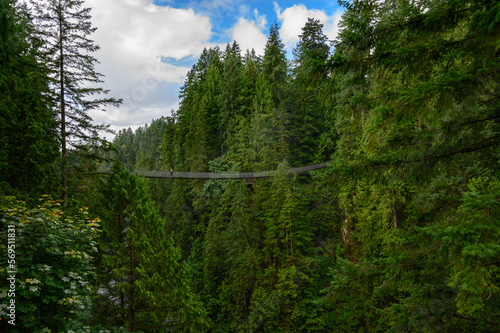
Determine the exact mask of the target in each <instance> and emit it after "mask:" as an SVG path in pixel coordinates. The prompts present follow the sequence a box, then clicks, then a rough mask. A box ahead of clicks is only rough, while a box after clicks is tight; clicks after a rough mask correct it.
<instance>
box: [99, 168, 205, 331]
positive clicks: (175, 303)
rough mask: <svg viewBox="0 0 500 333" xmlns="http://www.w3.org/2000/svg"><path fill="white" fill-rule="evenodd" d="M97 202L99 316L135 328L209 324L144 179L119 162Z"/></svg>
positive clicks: (199, 327)
mask: <svg viewBox="0 0 500 333" xmlns="http://www.w3.org/2000/svg"><path fill="white" fill-rule="evenodd" d="M97 202H98V203H99V205H98V206H96V207H95V208H94V209H95V211H96V212H99V213H100V215H101V216H102V226H103V235H102V239H101V245H102V252H101V253H102V257H101V260H100V264H99V265H98V268H99V271H98V272H99V274H98V276H99V279H100V281H99V282H100V284H101V285H100V286H101V288H102V289H101V290H102V293H101V294H100V296H99V297H98V298H97V300H96V301H97V304H98V305H99V307H100V310H99V317H98V318H97V320H98V321H101V322H103V323H107V324H108V325H110V324H111V325H116V326H122V325H125V326H126V327H127V329H128V330H129V331H136V330H144V331H154V330H156V329H158V328H159V327H164V329H174V330H177V329H179V330H180V331H187V330H189V331H196V330H203V329H206V327H207V325H208V321H207V319H206V314H205V312H204V309H203V306H202V304H201V303H200V302H199V301H198V300H197V298H196V297H195V295H194V294H193V293H192V292H191V290H190V286H189V284H188V283H187V282H186V280H187V269H186V267H185V265H183V264H180V262H179V261H180V249H179V248H177V247H176V246H174V244H173V237H172V236H169V235H167V234H166V229H165V221H164V219H162V218H161V217H160V216H159V213H158V209H157V207H156V205H155V204H154V203H153V202H152V200H151V198H150V196H149V195H148V193H147V192H146V187H145V185H144V183H143V182H142V181H141V180H140V179H139V178H138V177H137V176H134V175H131V174H130V173H129V172H128V171H126V170H125V169H124V168H123V166H120V165H114V166H113V173H111V174H109V175H108V176H107V177H106V179H104V180H103V181H102V182H101V184H100V185H99V200H98V201H97Z"/></svg>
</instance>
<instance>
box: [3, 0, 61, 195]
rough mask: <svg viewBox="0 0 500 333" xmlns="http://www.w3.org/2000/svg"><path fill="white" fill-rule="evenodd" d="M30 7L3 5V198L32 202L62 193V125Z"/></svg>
mask: <svg viewBox="0 0 500 333" xmlns="http://www.w3.org/2000/svg"><path fill="white" fill-rule="evenodd" d="M40 43H41V42H40V40H39V39H37V38H35V37H34V27H33V24H32V22H31V20H30V16H29V12H28V10H27V8H26V7H25V6H22V5H20V4H18V3H16V1H2V2H1V3H0V146H1V147H2V149H1V150H0V192H3V193H4V194H5V193H11V194H16V195H18V196H19V197H22V198H25V199H26V200H31V199H34V198H38V197H39V196H40V195H41V194H44V193H51V194H56V193H57V187H58V185H57V181H58V179H57V177H58V174H57V172H56V162H57V156H58V154H59V152H58V148H57V147H58V142H57V133H56V126H57V123H56V121H55V119H54V117H53V114H52V111H51V109H50V107H51V104H50V100H49V99H48V98H47V92H48V90H49V77H48V75H47V67H46V65H45V64H43V63H41V62H40V61H39V57H40Z"/></svg>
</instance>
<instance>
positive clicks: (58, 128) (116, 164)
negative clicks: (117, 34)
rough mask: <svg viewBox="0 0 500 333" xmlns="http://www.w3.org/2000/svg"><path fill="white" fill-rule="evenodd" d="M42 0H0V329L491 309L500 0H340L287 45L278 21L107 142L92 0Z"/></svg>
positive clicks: (300, 322) (328, 319)
mask: <svg viewBox="0 0 500 333" xmlns="http://www.w3.org/2000/svg"><path fill="white" fill-rule="evenodd" d="M46 2H47V3H48V4H49V5H48V6H46V7H43V6H41V7H38V8H37V7H36V6H35V8H33V9H29V8H27V7H26V6H23V5H22V4H21V3H20V2H18V1H15V0H0V4H1V5H0V64H1V66H0V144H1V150H0V194H1V196H0V248H1V249H2V265H1V266H0V277H1V279H2V280H3V281H6V279H7V278H8V277H9V276H10V274H12V273H10V271H12V270H13V269H14V268H15V272H16V278H17V280H16V281H17V284H16V290H15V294H16V295H15V304H16V311H15V318H16V326H13V325H11V324H9V322H8V321H9V320H12V317H9V316H8V315H9V313H11V312H9V309H8V308H7V305H9V304H11V303H12V296H10V293H9V286H8V285H5V286H4V284H3V283H2V285H1V287H0V302H1V304H2V305H0V318H1V320H0V327H2V330H5V331H8V330H10V331H12V332H25V331H31V332H42V331H47V329H49V330H50V331H52V332H62V331H71V330H72V331H75V332H178V331H179V332H496V331H500V270H499V265H500V245H499V244H500V173H499V171H500V168H499V165H500V164H499V162H500V161H499V159H500V150H499V147H500V134H499V129H500V3H499V2H498V1H495V0H478V1H473V2H470V1H464V0H416V1H408V0H401V1H399V0H398V1H392V0H385V1H371V0H370V1H358V0H354V1H339V3H340V4H341V5H342V6H343V7H344V9H345V12H344V14H343V17H342V21H341V30H340V33H339V35H338V37H337V39H336V40H334V41H331V40H328V38H327V37H326V35H325V34H324V33H323V31H322V29H323V25H322V24H321V22H320V21H319V20H316V19H314V18H310V19H308V21H307V23H306V24H305V26H304V27H303V28H302V33H301V35H300V36H299V37H300V40H299V42H298V44H297V45H296V47H295V48H294V50H293V55H292V57H291V59H287V57H286V54H285V48H284V45H283V43H282V41H281V38H280V35H279V25H278V24H277V23H274V24H273V25H271V27H270V29H269V34H268V38H267V43H266V46H265V50H264V54H263V55H262V56H258V55H256V54H255V52H254V51H252V50H241V49H240V47H239V45H238V42H237V41H235V42H233V43H230V44H228V45H227V46H226V47H225V48H218V47H214V48H211V49H205V50H204V51H203V53H202V54H201V55H200V57H199V59H198V61H197V62H196V63H195V64H194V66H193V67H192V69H191V70H190V71H189V73H188V74H187V77H186V80H185V82H184V84H183V86H182V88H181V93H180V96H179V98H180V106H179V109H178V110H176V111H171V112H166V114H169V115H165V116H164V117H161V118H159V119H155V120H152V121H151V123H150V124H148V125H145V126H143V127H140V128H138V129H137V130H135V131H133V130H131V129H130V128H129V129H126V130H121V131H119V132H118V133H116V137H115V138H114V140H113V141H112V142H108V141H106V140H105V139H103V135H102V133H103V131H106V130H108V129H107V126H106V125H94V124H93V122H92V119H91V118H90V117H89V116H88V111H90V110H93V109H100V108H105V107H106V106H109V105H115V106H117V105H119V104H120V103H121V101H120V100H117V99H114V98H111V97H108V96H107V94H108V92H107V91H105V90H103V89H102V88H98V86H99V85H100V84H102V81H101V75H100V74H99V73H96V72H95V71H94V64H95V63H96V62H97V59H95V58H93V57H92V56H91V54H92V52H95V51H96V50H97V49H98V46H96V45H94V44H93V42H92V41H91V40H90V39H88V38H90V37H91V33H92V32H93V29H94V28H92V27H91V25H90V23H89V22H90V21H89V20H90V9H86V8H85V7H84V6H83V1H80V0H47V1H46ZM75 22H78V23H75ZM57 27H59V28H57ZM64 27H66V28H67V30H64ZM63 64H64V66H63ZM69 68H73V69H74V70H69ZM89 87H90V88H89ZM325 161H331V162H330V163H329V164H328V166H327V167H326V168H324V169H320V170H314V171H310V172H307V173H301V174H297V175H289V174H286V173H285V170H286V169H289V168H291V167H299V166H305V165H309V164H314V163H321V162H325ZM102 167H108V168H110V172H108V173H107V174H101V173H99V172H98V170H99V168H102ZM138 169H142V170H164V171H169V170H171V169H173V170H175V171H185V172H245V171H267V170H276V175H275V176H273V177H270V178H260V179H252V180H238V179H234V180H233V179H210V180H196V179H144V178H140V177H138V176H137V175H135V174H134V173H133V171H134V170H138ZM12 229H15V248H12V247H10V244H11V243H9V240H10V239H11V238H12V237H11V236H9V235H11V234H12V232H11V231H8V230H12ZM12 249H15V252H14V251H11V250H12ZM12 254H14V257H12V256H11V255H12ZM9 259H10V260H14V261H15V265H16V266H15V267H10V266H9V265H10V261H9ZM9 268H11V269H9ZM9 302H11V303H9ZM16 329H17V330H16Z"/></svg>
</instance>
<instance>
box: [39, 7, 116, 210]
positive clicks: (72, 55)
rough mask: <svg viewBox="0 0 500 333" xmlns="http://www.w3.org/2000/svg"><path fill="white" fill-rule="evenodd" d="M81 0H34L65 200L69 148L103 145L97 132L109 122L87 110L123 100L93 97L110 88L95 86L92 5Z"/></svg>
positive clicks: (66, 194) (66, 196)
mask: <svg viewBox="0 0 500 333" xmlns="http://www.w3.org/2000/svg"><path fill="white" fill-rule="evenodd" d="M83 3H84V1H83V0H44V1H41V2H35V3H34V4H33V5H34V8H35V17H36V22H37V30H38V32H39V34H40V38H41V39H43V40H44V47H43V51H44V57H43V58H42V61H44V62H45V64H46V65H47V66H48V68H49V69H50V71H51V78H52V85H51V88H52V89H53V97H54V104H55V110H57V114H58V121H59V129H60V133H59V138H60V140H61V143H60V145H61V146H60V149H61V158H62V162H61V177H62V179H61V185H62V200H63V203H64V204H66V202H67V200H68V168H69V167H70V166H69V163H68V162H69V161H68V150H69V149H72V148H76V150H78V148H81V147H83V146H85V145H91V146H97V147H99V146H102V145H103V144H105V140H104V139H101V138H99V137H98V133H99V132H100V131H103V130H107V129H108V126H107V125H95V124H93V123H92V118H91V117H90V116H89V114H88V113H89V111H91V110H101V109H102V108H103V107H105V106H106V105H114V106H118V105H119V104H120V103H121V100H117V99H114V98H105V97H104V98H94V96H96V95H97V96H99V95H106V94H107V93H108V91H107V90H104V89H103V88H99V87H96V85H98V84H99V83H102V80H101V77H102V75H101V74H99V73H97V72H96V71H95V64H96V63H97V62H98V61H97V59H96V58H95V57H93V56H92V55H91V53H92V52H95V51H97V50H98V49H99V46H97V45H95V44H94V42H93V41H92V40H90V39H89V38H88V36H89V35H90V34H92V33H93V32H94V31H95V30H96V28H93V27H92V25H91V22H90V19H91V16H90V8H82V6H83Z"/></svg>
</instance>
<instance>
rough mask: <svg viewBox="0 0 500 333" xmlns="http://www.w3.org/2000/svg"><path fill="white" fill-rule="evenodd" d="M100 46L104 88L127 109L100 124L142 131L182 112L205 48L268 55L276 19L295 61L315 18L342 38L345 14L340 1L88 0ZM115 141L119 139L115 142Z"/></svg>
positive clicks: (100, 117)
mask: <svg viewBox="0 0 500 333" xmlns="http://www.w3.org/2000/svg"><path fill="white" fill-rule="evenodd" d="M85 6H86V7H90V8H92V11H91V14H92V23H93V26H94V27H97V28H98V29H97V31H96V32H95V33H94V34H92V35H91V36H90V38H91V39H93V40H94V42H95V43H96V44H97V45H99V46H100V50H99V51H97V52H96V53H95V54H94V56H95V57H96V58H97V59H98V60H99V62H100V63H99V64H98V65H97V66H96V70H97V71H98V72H99V73H101V74H104V81H105V82H104V83H103V84H102V87H103V88H105V89H109V90H110V94H109V96H112V97H115V98H122V99H123V104H122V105H121V106H120V107H119V108H114V107H108V108H107V111H106V112H102V111H93V112H92V113H91V114H90V115H91V116H92V118H93V119H94V121H95V122H96V123H106V124H110V125H111V128H112V129H113V130H120V129H124V128H128V127H130V128H132V129H133V130H135V129H137V128H138V127H139V126H144V125H145V124H146V123H148V124H149V123H151V120H152V119H158V118H160V117H161V116H169V115H170V114H171V111H172V110H177V109H178V107H179V97H178V95H179V89H180V87H181V86H182V84H183V83H184V80H185V77H186V74H187V72H188V71H189V70H190V69H191V68H192V66H193V64H194V63H195V62H196V61H197V60H198V57H199V55H200V54H201V52H202V51H203V49H204V48H210V47H214V46H219V47H220V48H221V49H222V50H224V48H225V45H226V44H227V43H232V42H233V41H234V40H236V41H237V42H238V44H239V45H240V47H241V49H242V50H243V54H244V52H245V51H246V50H247V49H251V48H253V49H254V50H255V51H256V53H257V54H259V55H262V54H263V52H264V47H265V44H266V40H267V36H268V34H269V28H270V26H271V25H272V24H273V23H274V22H275V21H276V22H277V23H278V25H279V27H280V36H281V39H282V41H283V43H284V45H285V48H286V50H287V56H288V57H289V58H291V53H292V49H293V48H294V46H295V45H296V43H297V41H298V39H299V37H298V36H299V35H300V34H301V31H302V30H301V28H302V27H303V26H304V24H305V23H306V21H307V18H309V17H310V18H315V19H319V20H320V21H321V23H323V25H324V27H323V32H324V33H325V35H326V36H327V37H328V38H329V39H330V40H334V39H335V38H336V36H337V33H338V23H339V21H340V18H341V13H342V12H341V9H340V8H339V7H338V5H337V1H336V0H332V1H327V0H313V1H304V2H299V1H291V0H288V1H286V0H277V1H274V2H273V1H269V0H246V1H245V0H191V1H181V0H86V1H85ZM107 138H108V139H112V138H113V136H112V135H111V136H107Z"/></svg>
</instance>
